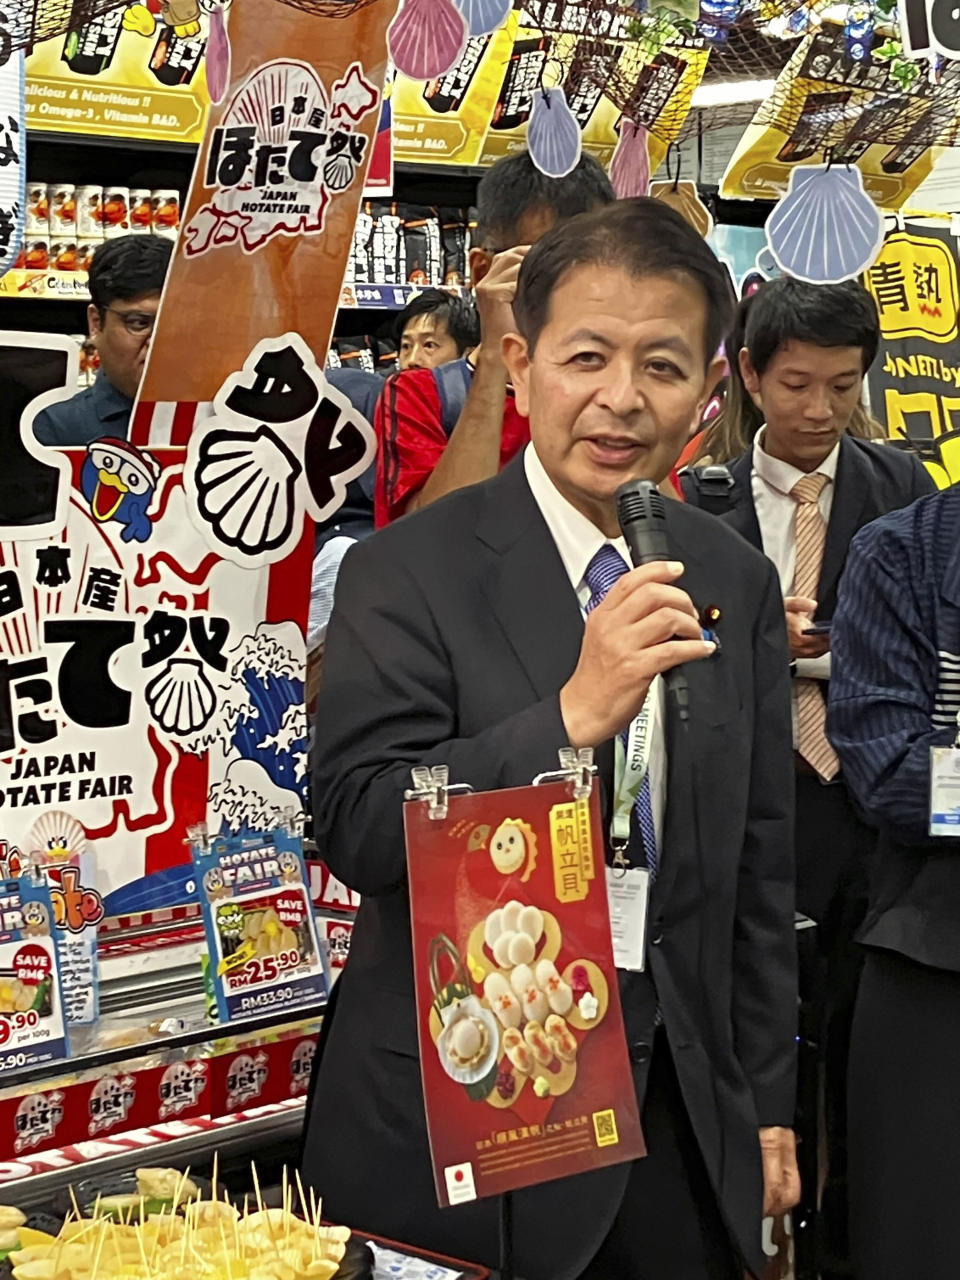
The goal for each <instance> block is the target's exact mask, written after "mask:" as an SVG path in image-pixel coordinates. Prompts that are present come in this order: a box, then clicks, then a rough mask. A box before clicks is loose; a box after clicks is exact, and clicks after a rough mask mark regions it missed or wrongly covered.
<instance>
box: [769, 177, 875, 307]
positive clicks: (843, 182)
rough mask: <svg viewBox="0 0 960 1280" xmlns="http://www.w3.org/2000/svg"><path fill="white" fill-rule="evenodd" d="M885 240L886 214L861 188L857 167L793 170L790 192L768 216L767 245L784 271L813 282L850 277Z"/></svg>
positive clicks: (865, 267)
mask: <svg viewBox="0 0 960 1280" xmlns="http://www.w3.org/2000/svg"><path fill="white" fill-rule="evenodd" d="M882 242H883V214H882V213H881V212H880V210H879V209H878V208H877V206H876V205H875V204H874V203H873V201H872V200H871V199H870V197H869V196H868V195H867V193H866V191H864V189H863V176H862V175H861V173H860V170H859V169H855V168H854V169H851V168H848V167H846V166H841V165H806V166H804V167H802V168H798V169H794V170H792V171H791V174H790V183H789V185H788V187H787V193H786V195H785V196H784V197H783V198H782V199H781V200H780V202H779V203H778V204H777V206H776V208H775V209H774V211H773V213H771V215H770V217H769V218H768V219H767V244H769V246H770V252H771V253H772V254H773V259H774V261H775V262H776V264H777V266H778V267H779V268H780V270H781V271H784V272H785V273H786V274H787V275H790V276H795V277H796V278H797V279H798V280H806V281H807V282H808V283H809V284H837V283H839V281H841V280H852V279H854V278H855V277H856V276H859V275H860V274H861V273H862V272H863V271H865V270H866V269H867V267H869V266H870V264H871V263H872V262H873V260H874V259H875V258H876V256H877V253H878V252H879V249H880V245H881V243H882Z"/></svg>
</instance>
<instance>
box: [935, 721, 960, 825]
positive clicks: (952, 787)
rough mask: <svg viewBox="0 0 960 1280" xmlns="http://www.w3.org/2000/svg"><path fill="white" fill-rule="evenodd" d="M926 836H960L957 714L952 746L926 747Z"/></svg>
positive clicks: (959, 742)
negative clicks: (927, 780) (928, 830)
mask: <svg viewBox="0 0 960 1280" xmlns="http://www.w3.org/2000/svg"><path fill="white" fill-rule="evenodd" d="M930 834H931V835H932V836H953V837H954V838H956V837H957V836H960V715H958V716H957V737H956V739H955V741H954V744H953V746H952V747H931V748H930Z"/></svg>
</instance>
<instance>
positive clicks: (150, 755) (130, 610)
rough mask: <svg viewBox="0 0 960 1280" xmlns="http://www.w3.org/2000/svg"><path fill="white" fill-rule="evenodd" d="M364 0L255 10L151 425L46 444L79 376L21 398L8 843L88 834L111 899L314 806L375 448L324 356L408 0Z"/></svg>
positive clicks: (181, 885) (147, 409)
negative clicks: (353, 510) (329, 536)
mask: <svg viewBox="0 0 960 1280" xmlns="http://www.w3.org/2000/svg"><path fill="white" fill-rule="evenodd" d="M342 8H343V15H342V16H338V17H331V16H328V15H327V14H324V15H323V16H321V15H317V14H315V13H311V12H309V11H307V10H305V9H301V8H299V7H297V6H295V5H292V4H285V3H280V2H279V0H261V3H259V4H258V5H256V6H251V5H245V6H244V5H235V6H233V7H232V8H231V10H230V14H229V29H230V45H231V78H230V83H229V84H228V85H227V87H226V92H225V94H224V97H223V101H222V103H221V104H220V105H218V106H215V107H213V108H212V109H211V112H210V115H209V118H208V122H207V130H206V134H205V137H204V142H203V145H202V147H201V149H200V153H199V156H198V161H197V166H196V170H195V173H194V177H193V180H192V182H191V187H190V192H189V194H188V197H187V200H186V201H185V206H184V219H183V223H184V231H183V234H182V236H181V239H180V241H179V242H178V243H177V245H176V248H175V251H174V256H173V260H172V264H171V268H170V272H169V275H168V278H167V282H166V286H165V289H164V293H163V299H162V303H161V307H160V311H159V314H158V317H157V323H156V327H155V329H154V334H153V339H152V343H151V347H150V354H149V358H148V363H147V367H146V369H145V372H144V381H143V387H142V398H141V400H140V402H139V404H138V405H137V406H136V408H135V410H134V414H133V417H132V421H131V428H130V437H129V439H124V440H122V439H116V438H113V437H112V436H108V435H105V436H103V437H101V438H99V439H96V440H94V441H92V442H91V443H90V444H89V445H88V446H86V447H84V448H82V449H76V450H71V451H69V452H63V451H59V452H58V451H55V450H52V449H48V448H45V447H43V446H40V445H39V444H38V443H37V442H36V441H35V440H34V438H33V434H32V432H33V426H32V424H33V421H34V419H35V417H36V414H37V413H38V412H39V411H40V409H41V408H42V407H43V406H44V403H46V402H49V400H50V399H55V398H64V397H65V395H67V394H69V393H68V392H67V391H66V384H67V381H68V373H67V369H66V366H64V367H63V368H61V369H60V370H59V372H58V374H57V376H56V377H54V378H53V379H52V380H47V382H45V383H44V385H43V386H40V385H31V387H30V388H29V389H28V392H27V391H22V389H21V394H20V401H19V403H17V402H16V401H15V399H14V398H10V399H9V400H8V402H6V403H5V402H4V401H3V399H2V396H0V425H2V426H3V430H4V431H5V432H6V435H5V436H4V437H3V438H0V451H2V454H3V457H4V465H5V473H4V474H0V575H2V576H0V840H6V841H7V843H8V845H9V846H10V847H11V848H12V849H14V848H15V849H16V850H17V851H18V853H19V854H20V855H22V856H23V857H24V858H27V859H29V858H30V857H31V856H32V855H34V854H35V853H36V852H37V851H39V850H41V849H42V848H43V842H44V840H54V841H58V842H59V843H58V845H57V847H58V848H61V847H62V850H63V854H62V856H63V858H64V860H65V861H66V860H69V857H70V856H71V855H72V854H73V853H75V852H77V850H76V849H75V848H74V846H76V845H82V846H83V849H82V850H80V851H81V852H84V853H87V854H89V855H90V856H91V857H92V859H93V862H94V865H95V867H96V876H97V882H96V886H95V887H96V888H97V890H98V891H99V892H100V893H101V894H103V895H104V897H105V904H104V905H105V909H106V911H107V913H108V914H114V915H125V914H129V913H131V912H135V911H140V910H153V909H156V908H158V907H164V906H168V905H172V904H173V903H176V902H182V901H184V900H186V899H187V898H188V897H189V896H190V895H191V894H192V893H194V892H195V890H196V886H195V884H194V883H193V879H194V876H193V871H192V868H191V867H190V865H189V861H188V858H187V852H186V848H185V845H184V838H185V836H186V834H187V829H188V828H189V827H192V826H195V825H197V824H200V823H206V825H207V829H208V831H209V833H210V835H211V836H212V837H218V836H219V837H232V838H239V839H246V838H248V837H250V836H253V837H257V838H259V837H260V836H261V835H262V834H263V833H265V832H270V831H272V830H273V829H275V828H276V827H277V825H278V823H280V822H287V821H289V820H290V818H291V816H292V815H296V814H299V813H301V812H302V811H303V808H304V798H305V789H306V777H307V755H306V752H307V727H306V715H305V709H304V673H305V641H304V632H305V627H306V620H307V610H308V604H309V589H310V566H311V562H312V558H313V549H314V534H313V524H312V522H313V521H314V520H317V519H325V518H326V517H328V516H329V515H331V514H332V513H333V511H334V510H336V508H337V506H339V504H340V502H341V501H342V498H343V494H344V490H345V486H346V484H347V483H348V481H349V480H350V479H351V478H352V477H354V476H356V475H359V474H360V473H361V472H362V471H363V470H364V469H365V468H366V467H367V466H368V465H369V463H370V460H371V458H372V457H373V450H374V441H373V438H372V435H371V433H370V429H369V427H368V426H367V425H366V424H365V423H364V422H363V421H362V420H361V419H359V418H358V417H357V415H356V414H355V412H354V411H353V409H352V407H351V405H350V404H349V402H348V401H347V400H346V399H345V398H344V397H342V396H341V395H340V394H339V393H338V392H336V391H335V390H334V389H333V388H331V387H329V386H328V385H327V383H326V380H325V378H324V375H323V371H322V368H321V367H320V364H318V361H317V353H323V352H325V351H326V350H327V347H328V345H329V336H330V332H331V329H332V326H333V320H334V317H335V313H336V308H337V301H338V298H339V293H340V286H341V281H342V277H343V272H344V268H345V265H346V260H347V255H348V252H349V249H350V243H351V236H352V230H353V226H354V223H355V221H356V212H357V207H358V204H359V200H360V193H361V191H362V189H363V181H364V174H365V170H366V166H367V163H368V160H369V152H370V140H371V136H372V134H373V132H374V130H375V128H376V123H377V119H378V115H379V105H380V92H381V85H382V82H383V72H384V67H385V65H386V28H387V26H388V24H389V22H390V19H391V18H392V16H393V13H394V11H395V8H396V3H395V0H376V2H375V3H373V4H369V5H366V6H364V7H361V8H353V7H352V6H349V5H345V6H343V7H342ZM8 337H9V335H8ZM30 341H31V342H33V341H34V340H33V339H31V340H30ZM321 360H322V355H321ZM12 363H13V364H15V365H17V366H18V367H25V366H27V364H28V362H26V361H24V360H23V359H22V357H21V358H19V359H17V360H15V361H13V362H12ZM30 367H32V366H30ZM3 376H4V369H3V368H2V367H0V383H2V378H3ZM36 381H37V379H34V382H36ZM11 385H17V384H16V379H15V378H11ZM2 390H3V387H2V385H0V391H2ZM5 412H6V413H7V419H6V421H4V417H3V415H4V413H5ZM10 475H16V476H17V477H19V478H18V480H17V483H16V484H15V485H10V484H7V483H6V481H7V479H8V478H9V476H10ZM23 495H37V497H36V499H34V498H31V499H30V501H27V500H26V498H25V497H24V496H23ZM5 504H7V505H9V506H10V507H11V508H13V507H16V510H15V511H13V512H12V515H15V516H16V518H15V519H14V518H12V516H11V513H8V511H6V510H5V509H4V506H5Z"/></svg>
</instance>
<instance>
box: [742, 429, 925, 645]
mask: <svg viewBox="0 0 960 1280" xmlns="http://www.w3.org/2000/svg"><path fill="white" fill-rule="evenodd" d="M752 470H753V446H752V445H751V446H750V448H749V449H748V450H747V451H746V453H743V454H741V455H740V457H739V458H738V459H737V460H736V462H734V463H731V466H730V474H731V475H732V476H733V480H734V485H733V489H732V490H731V491H730V501H731V506H730V510H729V511H728V512H727V513H726V514H725V515H724V516H722V517H721V518H722V519H723V520H725V521H726V522H727V523H728V524H729V525H730V527H731V528H733V529H736V531H737V533H739V534H742V535H743V537H745V538H746V539H747V541H748V542H750V543H752V544H753V546H755V547H757V548H758V550H760V551H762V550H763V540H762V538H761V536H760V525H759V524H758V523H757V512H756V508H755V507H754V505H753V487H752V484H751V472H752ZM935 490H936V485H935V484H934V483H933V480H932V479H931V478H930V473H929V472H928V471H927V469H926V467H925V466H924V465H923V463H922V462H921V461H920V459H919V458H918V457H917V456H916V454H913V453H906V452H904V451H903V450H901V449H895V448H893V447H892V446H891V445H888V444H881V443H879V442H878V441H875V440H859V439H857V438H856V437H855V436H844V437H843V438H842V439H841V441H840V456H839V458H838V459H837V478H836V490H835V492H834V495H833V503H832V505H831V507H830V521H829V523H828V525H827V541H826V546H825V547H824V550H823V565H822V567H821V570H820V586H819V590H818V592H817V618H818V620H819V619H822V620H823V621H827V620H828V619H830V618H832V617H833V611H834V609H836V607H837V586H838V585H839V582H840V575H841V574H842V573H843V566H844V564H845V563H846V560H847V552H848V550H849V549H850V543H851V541H852V540H853V535H854V534H855V533H856V532H857V530H858V529H862V528H863V526H864V525H865V524H869V523H870V521H871V520H876V519H877V517H878V516H882V515H886V513H887V512H888V511H897V510H899V508H900V507H906V506H909V505H910V503H911V502H914V501H915V500H916V499H917V498H922V497H923V495H924V494H926V493H933V492H934V491H935Z"/></svg>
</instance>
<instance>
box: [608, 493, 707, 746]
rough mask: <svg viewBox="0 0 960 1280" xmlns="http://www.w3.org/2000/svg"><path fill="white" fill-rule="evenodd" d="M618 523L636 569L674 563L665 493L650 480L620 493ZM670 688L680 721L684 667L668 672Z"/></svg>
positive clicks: (686, 705) (684, 713)
mask: <svg viewBox="0 0 960 1280" xmlns="http://www.w3.org/2000/svg"><path fill="white" fill-rule="evenodd" d="M617 520H618V521H619V522H620V529H621V532H622V533H623V536H624V538H625V539H626V543H627V549H628V550H629V552H630V559H631V560H632V561H633V567H634V568H635V569H636V568H637V566H638V565H641V564H650V563H651V562H652V561H654V560H675V559H676V556H673V555H671V554H670V539H669V537H668V536H667V510H666V505H665V500H664V497H663V494H662V493H661V492H660V490H659V489H658V488H657V486H656V485H655V484H654V483H653V482H652V481H651V480H629V481H628V482H627V483H626V484H622V485H621V486H620V488H619V489H618V490H617ZM666 681H667V688H668V689H669V690H670V694H671V696H672V697H673V700H674V703H675V705H676V708H677V711H678V712H679V714H680V719H681V720H684V721H686V720H687V719H689V716H690V690H689V689H688V688H687V677H686V676H685V675H684V674H683V669H682V668H681V667H674V668H673V670H672V671H668V672H666Z"/></svg>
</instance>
